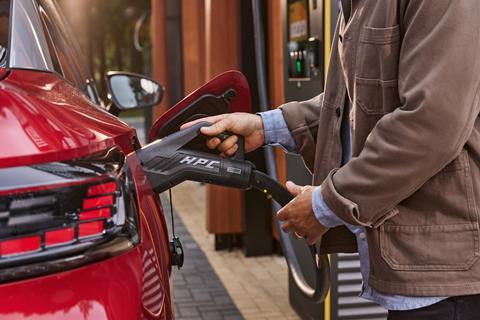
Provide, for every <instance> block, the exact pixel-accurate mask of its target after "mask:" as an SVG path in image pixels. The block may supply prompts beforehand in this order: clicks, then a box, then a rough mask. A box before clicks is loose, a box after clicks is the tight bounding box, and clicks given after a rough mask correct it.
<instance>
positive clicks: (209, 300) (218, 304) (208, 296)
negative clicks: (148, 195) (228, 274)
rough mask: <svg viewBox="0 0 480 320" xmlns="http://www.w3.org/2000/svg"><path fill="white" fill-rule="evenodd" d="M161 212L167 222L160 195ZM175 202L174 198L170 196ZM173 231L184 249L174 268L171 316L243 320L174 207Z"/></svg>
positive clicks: (165, 200) (185, 319)
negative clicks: (180, 262) (181, 260)
mask: <svg viewBox="0 0 480 320" xmlns="http://www.w3.org/2000/svg"><path fill="white" fill-rule="evenodd" d="M162 203H163V206H164V209H165V213H168V215H167V216H168V224H169V225H170V215H169V213H170V207H169V205H168V203H169V202H168V197H167V196H165V195H162ZM174 203H175V197H174ZM174 219H175V232H176V234H177V236H178V237H179V238H180V239H181V241H182V244H183V248H184V251H185V264H184V266H183V268H182V269H180V270H177V269H176V268H175V269H174V272H173V286H174V304H175V319H180V320H190V319H211V320H216V319H226V320H236V319H243V317H242V315H241V314H240V312H239V311H238V309H237V307H236V306H235V304H234V303H233V301H232V299H231V298H230V296H229V295H228V293H227V291H226V290H225V287H224V286H223V284H222V282H221V281H220V279H219V278H218V276H217V275H216V273H215V271H213V269H212V267H211V266H210V263H209V262H208V260H207V257H206V256H205V254H204V253H203V252H202V250H201V249H200V247H199V246H198V245H197V243H196V242H195V241H194V240H193V238H192V236H191V235H190V233H189V232H188V230H187V229H186V228H185V225H184V224H183V222H182V219H181V218H180V217H179V216H178V215H177V213H176V212H175V209H174Z"/></svg>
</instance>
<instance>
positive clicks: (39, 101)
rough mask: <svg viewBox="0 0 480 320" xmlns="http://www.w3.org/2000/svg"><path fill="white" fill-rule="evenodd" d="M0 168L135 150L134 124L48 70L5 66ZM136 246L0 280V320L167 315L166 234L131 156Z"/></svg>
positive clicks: (1, 85) (1, 90) (0, 97)
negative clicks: (22, 277)
mask: <svg viewBox="0 0 480 320" xmlns="http://www.w3.org/2000/svg"><path fill="white" fill-rule="evenodd" d="M0 133H1V136H2V140H1V141H2V142H1V148H0V168H4V167H12V166H20V165H31V164H38V163H46V162H51V161H62V160H72V159H75V158H80V157H85V156H88V155H91V154H93V153H96V152H98V151H104V150H108V149H109V148H111V147H114V146H115V147H117V148H119V149H120V150H121V151H122V152H123V153H124V154H128V153H130V152H132V151H133V147H132V138H133V137H134V134H135V132H134V129H132V128H131V127H129V126H128V125H126V124H125V123H123V122H121V121H120V120H119V119H118V118H116V117H114V116H112V115H110V114H108V113H106V112H105V111H103V110H100V109H99V107H98V106H95V105H94V104H92V103H91V102H90V100H88V99H87V97H86V96H84V95H83V94H82V93H81V92H80V91H79V90H78V89H76V88H75V87H73V86H71V85H70V84H69V83H68V82H66V81H65V80H64V79H62V78H60V77H59V76H57V75H55V74H52V73H45V72H39V71H26V70H11V71H10V72H9V74H8V76H7V77H6V78H4V80H2V81H1V82H0ZM129 165H130V168H131V170H132V172H133V175H134V182H135V187H136V193H137V202H138V207H139V215H140V229H141V243H140V244H139V245H138V246H136V247H134V248H132V249H131V250H130V251H128V252H127V253H124V254H122V255H119V256H116V257H113V258H110V259H106V260H102V261H99V262H96V263H93V264H90V265H86V266H83V267H80V268H77V269H73V270H68V271H64V272H61V273H56V274H52V275H48V276H42V277H36V278H31V279H27V280H22V281H16V282H11V283H7V284H1V285H0V297H1V298H2V303H0V319H52V320H55V319H95V320H97V319H125V320H126V319H139V318H143V319H172V318H173V311H172V301H171V296H170V295H171V289H170V273H171V265H170V254H169V250H168V234H167V229H166V225H165V220H164V217H163V214H162V209H161V207H160V204H159V201H158V197H157V196H156V195H154V194H153V193H152V190H151V189H150V187H149V185H148V183H147V181H146V179H145V177H144V176H143V174H142V170H141V167H140V165H139V164H138V162H137V161H136V159H135V157H130V158H129Z"/></svg>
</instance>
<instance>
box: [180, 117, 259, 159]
mask: <svg viewBox="0 0 480 320" xmlns="http://www.w3.org/2000/svg"><path fill="white" fill-rule="evenodd" d="M200 121H207V122H210V123H212V124H213V125H212V126H210V127H203V128H201V129H200V131H201V132H202V133H203V134H204V135H207V136H211V137H212V138H210V139H208V140H207V147H209V148H210V149H212V150H213V149H217V150H218V151H219V152H221V153H222V154H223V155H226V156H232V155H234V154H235V152H237V149H238V145H237V141H238V137H237V136H236V135H237V134H238V135H241V136H244V137H245V152H250V151H253V150H255V149H257V148H259V147H261V146H263V144H264V143H265V135H264V132H263V121H262V118H261V117H260V116H259V115H256V114H251V113H244V112H236V113H227V114H220V115H218V116H212V117H206V118H202V119H197V120H195V121H191V122H188V123H185V124H184V125H182V126H181V128H180V129H186V128H188V127H190V126H192V125H193V124H195V123H198V122H200ZM224 132H230V133H233V134H232V135H231V136H230V137H228V138H227V139H225V140H223V141H221V140H220V139H219V138H218V137H216V136H218V135H219V134H221V133H224Z"/></svg>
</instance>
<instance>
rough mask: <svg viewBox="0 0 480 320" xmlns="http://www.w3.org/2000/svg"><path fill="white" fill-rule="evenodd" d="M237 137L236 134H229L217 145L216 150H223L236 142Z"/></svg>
mask: <svg viewBox="0 0 480 320" xmlns="http://www.w3.org/2000/svg"><path fill="white" fill-rule="evenodd" d="M237 141H238V137H237V136H236V135H231V136H230V137H228V138H227V139H225V140H223V141H222V143H220V145H219V146H218V147H217V149H218V151H220V152H225V153H226V151H227V150H228V149H230V148H232V147H233V146H234V145H236V144H237Z"/></svg>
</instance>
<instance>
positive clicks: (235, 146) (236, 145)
mask: <svg viewBox="0 0 480 320" xmlns="http://www.w3.org/2000/svg"><path fill="white" fill-rule="evenodd" d="M237 150H238V144H234V145H233V147H231V148H230V149H228V150H227V151H225V152H224V153H225V155H226V156H229V157H231V156H233V155H234V154H235V152H237Z"/></svg>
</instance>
